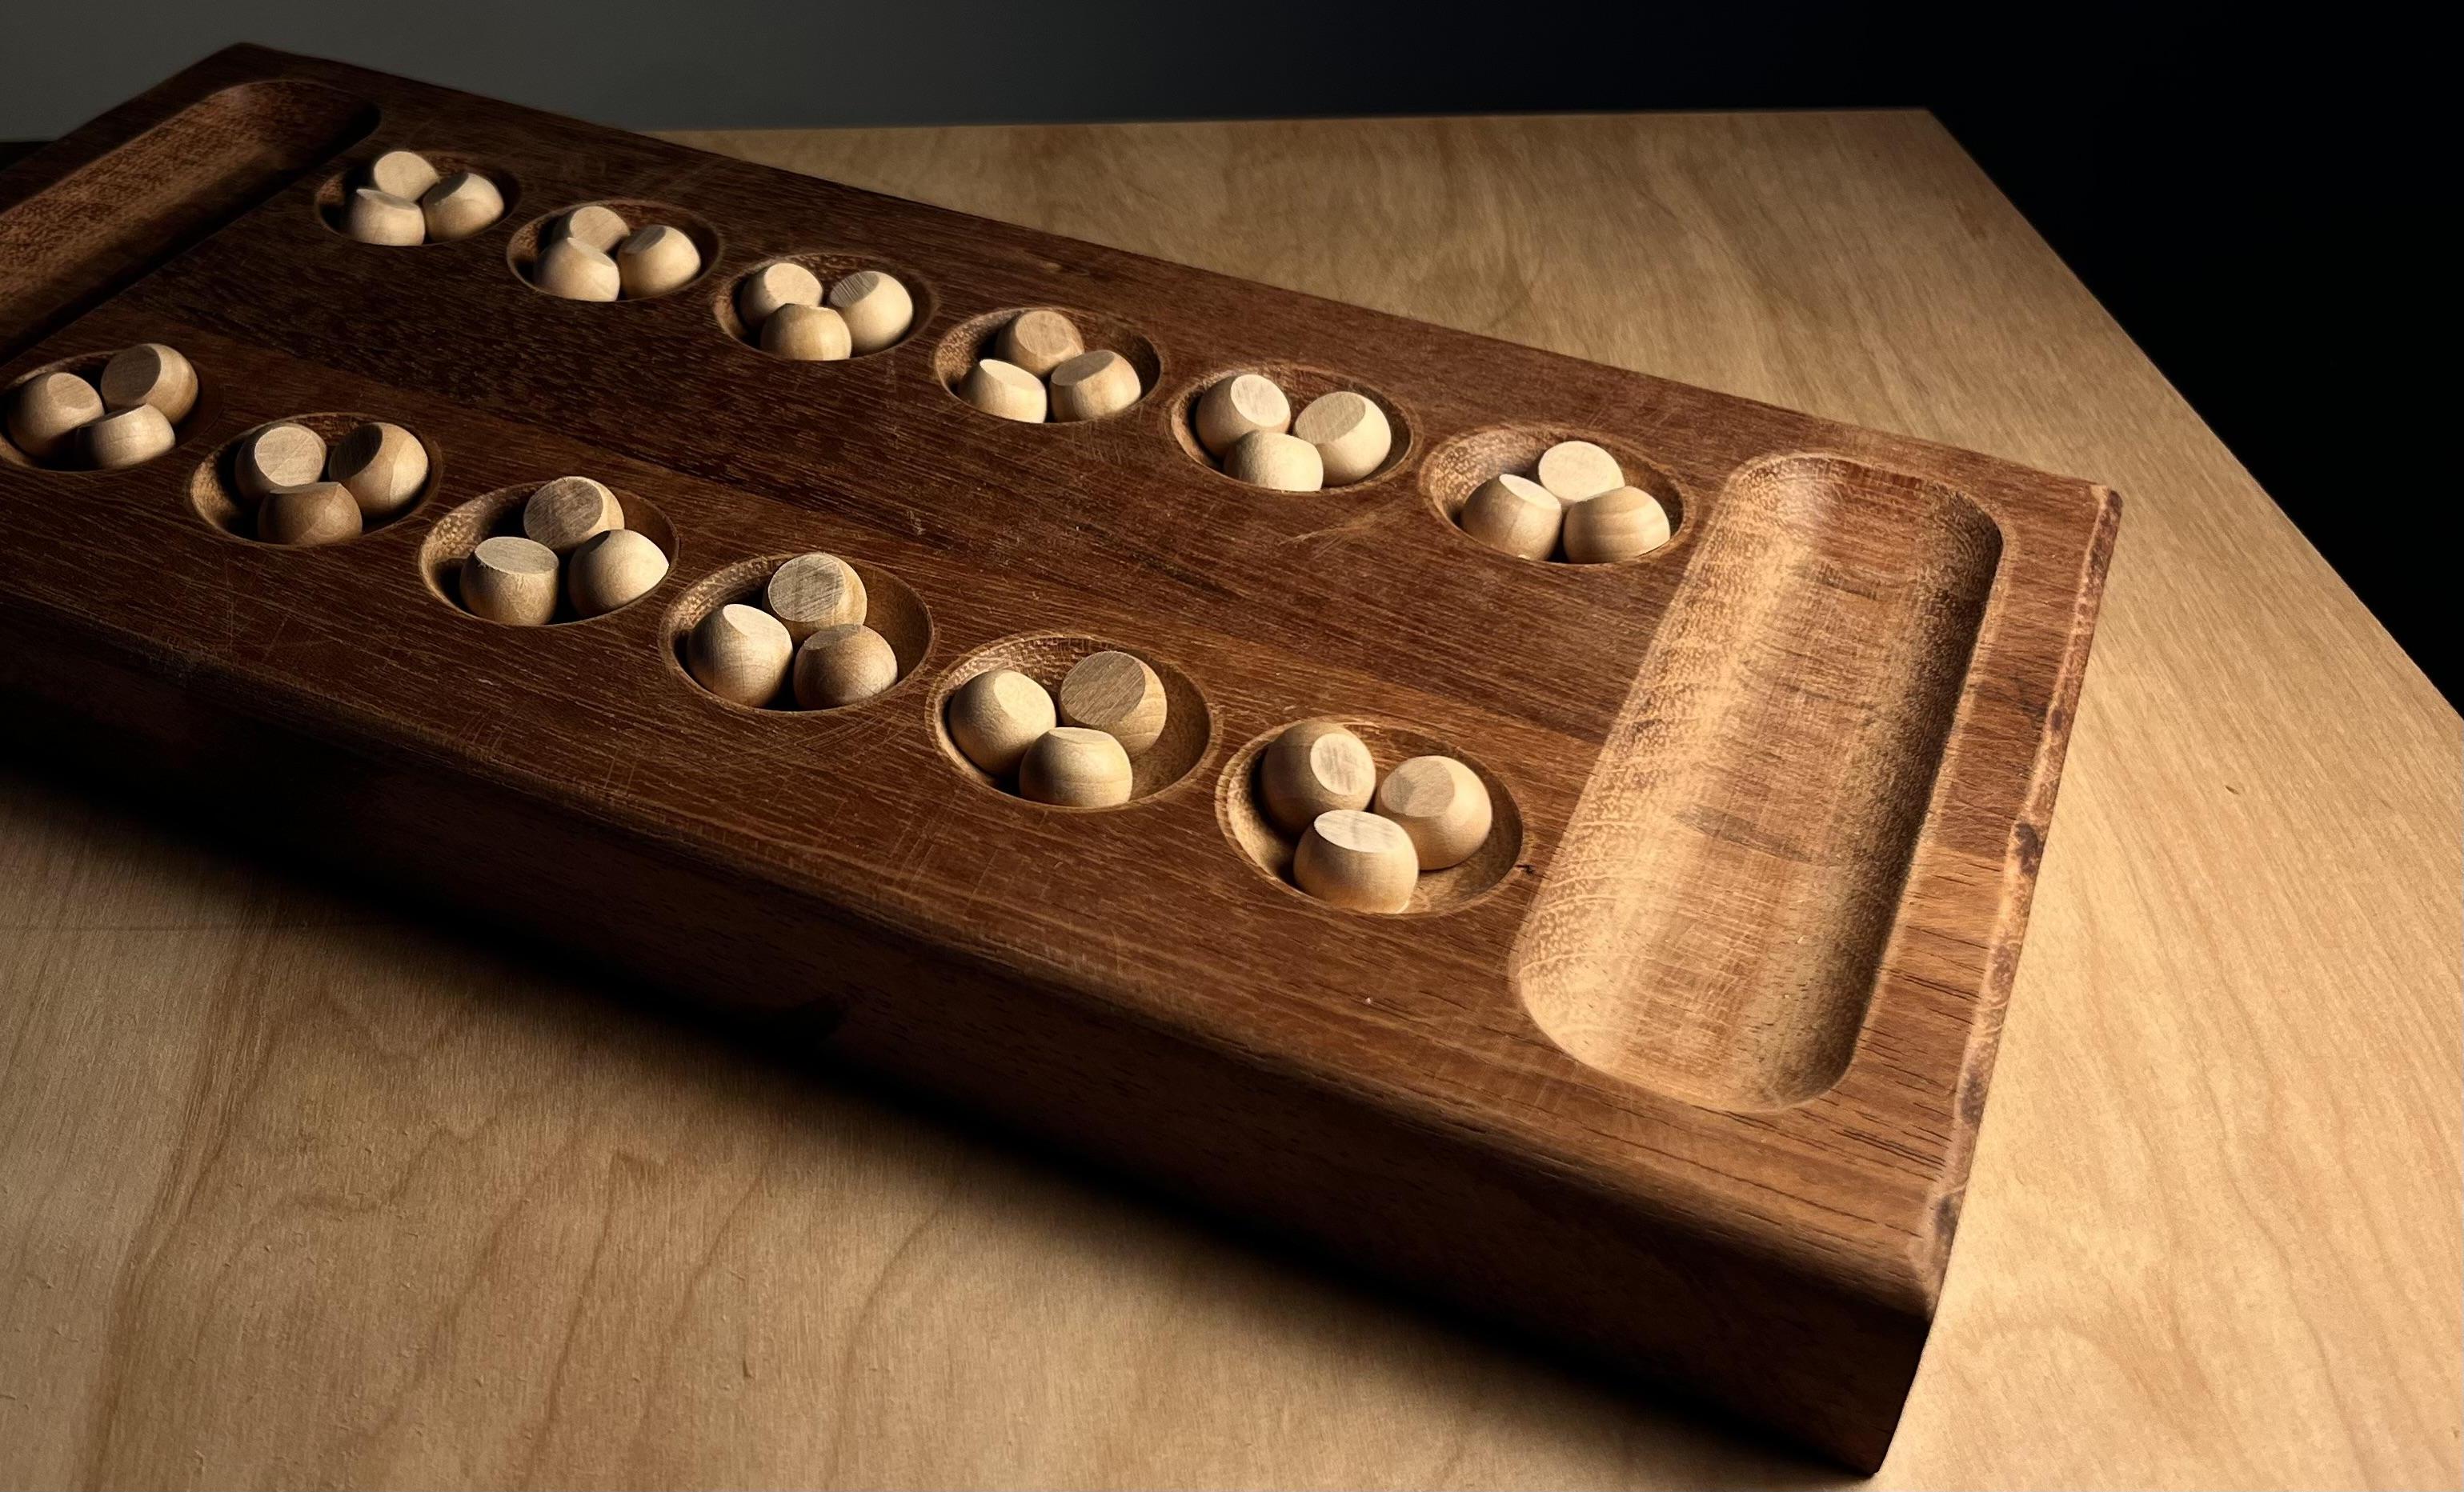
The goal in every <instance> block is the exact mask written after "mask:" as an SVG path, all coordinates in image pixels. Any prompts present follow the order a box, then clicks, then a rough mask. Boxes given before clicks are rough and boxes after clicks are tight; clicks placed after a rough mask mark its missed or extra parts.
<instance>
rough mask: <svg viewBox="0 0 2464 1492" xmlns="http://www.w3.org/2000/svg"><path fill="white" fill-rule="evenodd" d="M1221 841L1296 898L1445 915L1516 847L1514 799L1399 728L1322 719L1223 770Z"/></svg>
mask: <svg viewBox="0 0 2464 1492" xmlns="http://www.w3.org/2000/svg"><path fill="white" fill-rule="evenodd" d="M1216 811H1217V817H1218V818H1219V819H1220V820H1221V823H1222V824H1223V832H1224V836H1225V837H1226V838H1227V839H1229V840H1231V842H1232V844H1233V845H1234V846H1235V847H1237V848H1238V849H1239V850H1240V851H1241V853H1242V854H1243V856H1244V857H1246V858H1247V859H1248V861H1249V863H1250V864H1251V865H1253V866H1255V867H1257V868H1258V869H1259V871H1260V872H1261V873H1263V874H1264V875H1265V876H1266V877H1267V878H1269V879H1271V880H1273V881H1274V882H1275V883H1276V884H1277V885H1279V886H1282V887H1284V888H1285V889H1287V890H1289V891H1291V892H1293V893H1294V894H1296V895H1306V896H1309V897H1311V898H1312V899H1314V900H1317V901H1319V902H1322V903H1324V904H1326V905H1328V906H1331V907H1337V908H1341V909H1343V910H1345V911H1367V912H1379V913H1393V912H1433V911H1452V910H1454V909H1455V908H1458V907H1462V906H1464V905H1467V904H1469V903H1470V902H1472V901H1474V900H1476V899H1478V898H1479V897H1481V896H1483V895H1485V893H1486V892H1487V891H1488V890H1489V889H1491V888H1493V887H1495V886H1497V885H1498V884H1499V883H1501V882H1502V881H1504V880H1505V878H1506V877H1507V873H1508V872H1510V871H1512V870H1513V868H1514V867H1515V863H1516V861H1517V859H1518V857H1519V856H1520V855H1521V854H1522V850H1523V818H1522V814H1521V812H1520V810H1519V809H1518V808H1517V807H1516V806H1515V802H1514V799H1513V795H1511V794H1510V793H1508V792H1507V790H1506V786H1505V784H1504V783H1502V782H1500V781H1499V780H1498V779H1497V778H1496V776H1495V774H1493V773H1491V772H1490V771H1489V770H1488V769H1487V768H1485V767H1484V766H1483V765H1481V763H1480V761H1479V759H1478V758H1477V757H1471V756H1469V755H1467V754H1465V753H1463V751H1461V750H1458V749H1456V748H1455V747H1454V746H1453V745H1451V744H1449V743H1448V742H1445V741H1442V740H1440V739H1438V738H1437V737H1435V736H1433V735H1427V734H1425V733H1423V732H1419V731H1416V730H1413V729H1411V728H1409V727H1406V726H1399V725H1390V724H1387V723H1385V722H1382V721H1376V720H1369V719H1362V718H1357V717H1343V716H1320V717H1316V718H1312V719H1307V720H1296V721H1293V722H1292V723H1290V724H1289V725H1286V726H1279V727H1277V728H1276V729H1274V730H1272V731H1269V732H1267V733H1266V734H1265V735H1261V736H1259V737H1258V738H1257V739H1255V740H1253V741H1251V742H1250V743H1249V744H1248V745H1246V746H1244V747H1243V748H1242V749H1241V750H1240V751H1239V752H1238V753H1237V754H1235V755H1234V757H1233V758H1232V760H1231V761H1230V762H1229V763H1228V764H1227V765H1226V766H1225V767H1224V769H1223V776H1222V778H1221V781H1220V783H1219V785H1218V787H1217V793H1216Z"/></svg>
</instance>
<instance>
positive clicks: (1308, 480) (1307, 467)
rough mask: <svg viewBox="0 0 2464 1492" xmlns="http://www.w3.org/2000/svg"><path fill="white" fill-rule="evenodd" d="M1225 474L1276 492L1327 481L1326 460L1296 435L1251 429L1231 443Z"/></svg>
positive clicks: (1307, 488)
mask: <svg viewBox="0 0 2464 1492" xmlns="http://www.w3.org/2000/svg"><path fill="white" fill-rule="evenodd" d="M1223 471H1224V472H1225V474H1227V475H1229V476H1232V477H1235V478H1237V479H1239V480H1241V481H1243V482H1246V483H1248V484H1249V485H1250V486H1252V487H1267V488H1272V489H1273V490H1275V491H1276V492H1279V493H1313V492H1316V491H1317V490H1318V489H1319V488H1321V487H1324V486H1325V485H1326V462H1325V461H1324V459H1323V458H1321V457H1320V456H1319V455H1318V453H1317V448H1316V447H1315V446H1312V445H1310V444H1309V442H1308V441H1305V440H1303V439H1301V438H1300V437H1299V436H1297V435H1279V434H1277V433H1276V432H1275V431H1273V430H1253V431H1251V432H1250V433H1248V434H1246V435H1243V436H1242V437H1241V438H1240V439H1239V440H1238V441H1236V442H1234V443H1233V446H1232V450H1231V452H1230V453H1229V454H1228V455H1226V456H1225V457H1224V458H1223Z"/></svg>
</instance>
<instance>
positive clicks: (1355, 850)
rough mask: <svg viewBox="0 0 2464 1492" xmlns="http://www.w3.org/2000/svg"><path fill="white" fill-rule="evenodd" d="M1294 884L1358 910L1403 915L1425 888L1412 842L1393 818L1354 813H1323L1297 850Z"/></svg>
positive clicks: (1302, 835)
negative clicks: (1414, 893) (1418, 890)
mask: <svg viewBox="0 0 2464 1492" xmlns="http://www.w3.org/2000/svg"><path fill="white" fill-rule="evenodd" d="M1292 879H1293V880H1294V881H1296V882H1298V883H1299V885H1300V889H1302V890H1305V891H1307V892H1309V894H1310V895H1311V896H1314V897H1316V898H1317V899H1318V900H1320V901H1322V902H1327V903H1330V904H1331V905H1333V906H1336V907H1344V908H1348V909H1350V910H1351V911H1402V910H1403V909H1404V908H1405V907H1408V906H1410V905H1411V902H1412V891H1413V889H1414V888H1416V887H1418V886H1419V883H1420V863H1419V857H1418V855H1417V854H1416V853H1415V852H1414V850H1413V848H1412V837H1411V836H1410V835H1409V834H1406V833H1405V832H1403V826H1402V825H1401V824H1399V823H1396V822H1395V821H1393V820H1392V819H1381V818H1379V817H1378V816H1377V815H1375V814H1374V813H1362V812H1359V811H1358V810H1356V809H1352V808H1336V809H1331V810H1330V811H1328V812H1326V813H1322V814H1319V815H1318V816H1317V817H1316V818H1315V819H1314V820H1312V821H1310V823H1309V828H1308V829H1306V830H1305V831H1303V833H1302V834H1301V842H1300V845H1299V846H1298V847H1297V848H1295V849H1294V850H1293V851H1292Z"/></svg>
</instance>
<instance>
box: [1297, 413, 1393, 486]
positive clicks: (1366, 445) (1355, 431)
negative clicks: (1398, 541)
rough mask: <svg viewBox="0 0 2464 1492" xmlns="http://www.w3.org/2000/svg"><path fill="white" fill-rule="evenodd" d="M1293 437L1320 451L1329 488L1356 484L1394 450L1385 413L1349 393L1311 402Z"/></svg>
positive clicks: (1391, 431)
mask: <svg viewBox="0 0 2464 1492" xmlns="http://www.w3.org/2000/svg"><path fill="white" fill-rule="evenodd" d="M1292 433H1293V434H1295V435H1297V436H1299V437H1300V438H1301V439H1303V440H1305V441H1308V442H1309V444H1310V445H1312V446H1315V447H1316V448H1317V453H1318V459H1319V460H1320V461H1322V462H1323V463H1324V464H1325V467H1326V485H1327V486H1329V487H1342V486H1346V485H1348V484H1350V483H1353V482H1357V481H1360V480H1361V479H1363V478H1364V477H1367V476H1369V475H1370V474H1371V473H1373V472H1375V471H1376V470H1377V469H1378V468H1379V467H1381V466H1383V465H1385V463H1386V453H1387V452H1388V451H1390V450H1394V449H1395V431H1394V429H1393V428H1392V427H1390V426H1389V425H1388V424H1387V423H1386V411H1385V410H1383V409H1380V408H1378V407H1377V405H1376V402H1375V401H1374V400H1372V399H1370V398H1368V397H1367V396H1365V395H1362V394H1355V393H1352V392H1350V391H1349V390H1346V391H1344V392H1341V393H1332V394H1326V395H1322V396H1320V397H1319V398H1316V399H1313V400H1310V401H1309V407H1308V408H1306V409H1303V410H1302V411H1301V412H1300V417H1299V418H1297V419H1295V420H1293V421H1292Z"/></svg>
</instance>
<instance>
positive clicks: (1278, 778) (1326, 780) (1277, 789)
mask: <svg viewBox="0 0 2464 1492" xmlns="http://www.w3.org/2000/svg"><path fill="white" fill-rule="evenodd" d="M1376 789H1377V763H1376V760H1375V758H1374V757H1371V756H1370V755H1369V746H1368V744H1367V743H1366V742H1364V741H1363V740H1361V738H1360V737H1359V736H1357V735H1353V734H1352V733H1351V732H1350V731H1347V730H1345V729H1344V728H1343V727H1342V726H1339V725H1335V724H1333V723H1331V722H1330V721H1326V720H1303V721H1302V722H1301V723H1300V724H1298V725H1295V726H1291V727H1289V728H1288V729H1287V730H1286V731H1285V732H1284V734H1283V735H1278V736H1276V737H1275V739H1274V742H1273V743H1272V744H1271V745H1269V746H1268V747H1267V748H1266V749H1265V753H1264V754H1262V755H1261V756H1260V757H1258V796H1259V799H1260V801H1262V803H1263V804H1264V806H1265V810H1266V817H1267V818H1268V819H1270V820H1272V821H1273V822H1274V823H1275V825H1276V827H1278V828H1280V829H1282V830H1283V831H1284V832H1285V833H1287V834H1298V833H1300V832H1301V831H1302V830H1304V829H1307V828H1308V827H1309V824H1310V823H1311V822H1312V821H1314V820H1315V819H1316V818H1317V816H1318V815H1319V814H1322V813H1327V812H1331V811H1332V810H1333V809H1337V808H1366V807H1368V806H1369V800H1370V797H1371V795H1372V794H1374V793H1375V791H1376Z"/></svg>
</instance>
